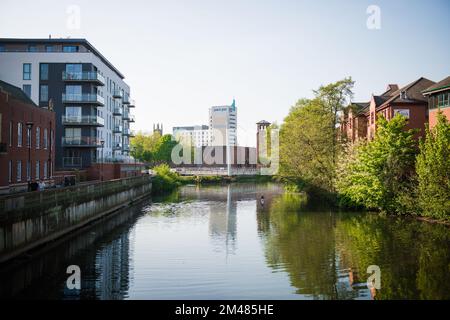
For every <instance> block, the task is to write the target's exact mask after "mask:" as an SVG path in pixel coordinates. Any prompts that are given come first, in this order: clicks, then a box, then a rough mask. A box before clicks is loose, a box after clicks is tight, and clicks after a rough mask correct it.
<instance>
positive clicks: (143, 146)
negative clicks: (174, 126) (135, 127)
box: [131, 132, 177, 166]
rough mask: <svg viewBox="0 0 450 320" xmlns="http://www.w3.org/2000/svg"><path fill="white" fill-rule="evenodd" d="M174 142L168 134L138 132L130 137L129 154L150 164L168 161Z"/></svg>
mask: <svg viewBox="0 0 450 320" xmlns="http://www.w3.org/2000/svg"><path fill="white" fill-rule="evenodd" d="M176 144H177V143H176V142H175V141H172V136H171V135H170V134H166V135H163V136H161V135H160V134H159V132H154V133H153V134H151V135H145V134H143V133H138V134H137V135H136V136H135V137H134V138H132V139H131V155H132V156H133V157H134V158H136V159H139V160H141V161H143V162H147V163H149V164H150V165H152V166H153V165H157V164H161V163H170V161H171V152H172V148H173V147H174V146H175V145H176Z"/></svg>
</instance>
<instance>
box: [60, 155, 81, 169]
mask: <svg viewBox="0 0 450 320" xmlns="http://www.w3.org/2000/svg"><path fill="white" fill-rule="evenodd" d="M63 167H64V168H81V167H82V158H81V157H64V158H63Z"/></svg>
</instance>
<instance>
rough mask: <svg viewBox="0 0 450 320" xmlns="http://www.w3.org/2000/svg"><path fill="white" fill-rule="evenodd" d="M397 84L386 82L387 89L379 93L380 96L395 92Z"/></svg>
mask: <svg viewBox="0 0 450 320" xmlns="http://www.w3.org/2000/svg"><path fill="white" fill-rule="evenodd" d="M398 89H399V88H398V84H388V86H387V89H386V91H385V92H383V93H382V94H381V95H382V96H391V95H392V94H394V92H396V91H397V90H398Z"/></svg>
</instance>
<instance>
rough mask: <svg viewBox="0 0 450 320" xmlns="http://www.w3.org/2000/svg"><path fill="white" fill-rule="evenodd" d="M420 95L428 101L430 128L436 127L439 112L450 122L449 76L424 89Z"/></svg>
mask: <svg viewBox="0 0 450 320" xmlns="http://www.w3.org/2000/svg"><path fill="white" fill-rule="evenodd" d="M422 93H423V95H424V96H425V97H426V98H427V99H428V122H429V124H430V128H432V127H434V126H435V125H436V120H437V113H438V111H439V110H440V111H441V112H442V113H443V114H444V115H445V116H446V117H447V119H448V120H450V76H448V77H447V78H445V79H443V80H441V81H439V82H438V83H435V84H433V85H432V86H430V87H428V88H426V89H425V90H424V91H423V92H422Z"/></svg>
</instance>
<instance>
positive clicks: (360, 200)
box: [336, 114, 416, 213]
mask: <svg viewBox="0 0 450 320" xmlns="http://www.w3.org/2000/svg"><path fill="white" fill-rule="evenodd" d="M406 122H407V119H406V118H405V117H404V116H401V115H400V114H397V115H396V116H395V117H394V118H392V119H391V120H390V121H389V122H388V121H387V120H386V119H384V118H383V117H380V118H379V119H378V120H377V125H378V128H377V133H376V135H375V138H374V140H373V141H370V142H367V143H363V144H361V145H359V146H357V147H355V148H353V149H351V150H350V151H348V152H347V153H346V154H344V155H343V156H342V158H343V159H346V160H345V161H342V162H341V163H340V164H339V165H338V167H337V174H336V176H337V177H336V188H337V191H338V193H339V194H340V196H341V201H342V202H343V203H346V204H353V205H359V206H364V207H366V208H368V209H378V210H382V211H387V212H397V213H404V212H405V203H404V201H405V198H404V194H405V192H407V191H408V190H411V183H412V178H413V174H414V161H415V155H416V142H415V140H414V138H413V136H414V133H415V131H414V130H405V129H404V128H405V125H406Z"/></svg>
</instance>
